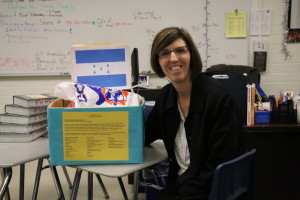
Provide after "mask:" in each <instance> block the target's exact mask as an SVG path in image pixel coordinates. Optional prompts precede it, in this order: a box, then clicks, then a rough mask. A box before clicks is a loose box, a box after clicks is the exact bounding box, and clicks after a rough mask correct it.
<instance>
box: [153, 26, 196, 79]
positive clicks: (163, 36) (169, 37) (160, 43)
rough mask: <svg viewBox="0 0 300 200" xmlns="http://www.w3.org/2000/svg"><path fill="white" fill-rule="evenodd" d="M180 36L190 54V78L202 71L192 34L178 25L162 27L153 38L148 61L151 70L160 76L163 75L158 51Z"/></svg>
mask: <svg viewBox="0 0 300 200" xmlns="http://www.w3.org/2000/svg"><path fill="white" fill-rule="evenodd" d="M178 38H181V39H183V40H184V41H185V43H186V45H187V47H188V49H189V52H190V54H191V64H190V65H191V66H190V70H191V78H192V79H193V78H194V77H196V76H197V75H198V74H199V73H201V71H202V61H201V57H200V54H199V51H198V49H197V47H196V45H195V43H194V41H193V38H192V36H191V35H190V34H189V33H188V32H187V31H186V30H185V29H183V28H179V27H168V28H164V29H162V30H161V31H160V32H158V33H157V35H156V36H155V38H154V41H153V43H152V48H151V56H150V63H151V67H152V69H153V71H154V72H155V73H156V74H157V75H158V76H159V77H161V78H163V77H165V74H164V72H163V71H162V69H161V67H160V65H159V62H158V53H159V52H160V51H161V50H163V49H164V48H165V47H166V46H168V45H170V44H171V43H172V42H174V41H175V40H177V39H178Z"/></svg>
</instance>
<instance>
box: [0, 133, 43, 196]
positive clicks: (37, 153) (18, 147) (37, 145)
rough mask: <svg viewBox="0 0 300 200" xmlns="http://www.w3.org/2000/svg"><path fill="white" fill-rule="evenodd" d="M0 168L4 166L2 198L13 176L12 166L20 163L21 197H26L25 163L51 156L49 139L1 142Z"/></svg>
mask: <svg viewBox="0 0 300 200" xmlns="http://www.w3.org/2000/svg"><path fill="white" fill-rule="evenodd" d="M0 152H1V154H0V168H3V171H4V179H3V183H2V186H1V188H0V199H2V198H3V197H4V194H5V192H6V191H7V188H8V185H9V182H10V179H11V177H12V167H14V166H17V165H20V194H19V197H20V199H24V173H25V163H27V162H31V161H34V160H38V159H43V158H45V157H47V156H49V150H48V139H47V138H38V139H36V140H35V141H33V142H29V143H1V145H0Z"/></svg>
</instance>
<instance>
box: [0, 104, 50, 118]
mask: <svg viewBox="0 0 300 200" xmlns="http://www.w3.org/2000/svg"><path fill="white" fill-rule="evenodd" d="M47 106H48V105H47ZM47 106H42V107H31V108H26V107H22V106H19V105H16V104H7V105H5V107H4V111H5V112H6V113H10V114H16V115H26V116H30V115H37V114H42V113H46V112H47Z"/></svg>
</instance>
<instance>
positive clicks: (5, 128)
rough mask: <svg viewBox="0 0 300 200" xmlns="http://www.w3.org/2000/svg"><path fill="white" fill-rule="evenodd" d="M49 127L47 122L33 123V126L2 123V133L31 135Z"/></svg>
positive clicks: (0, 129) (0, 127)
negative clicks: (30, 133)
mask: <svg viewBox="0 0 300 200" xmlns="http://www.w3.org/2000/svg"><path fill="white" fill-rule="evenodd" d="M47 125H48V123H47V120H45V121H41V122H37V123H33V124H13V123H0V132H6V133H11V132H15V133H29V132H32V131H36V130H38V129H41V128H44V127H46V126H47Z"/></svg>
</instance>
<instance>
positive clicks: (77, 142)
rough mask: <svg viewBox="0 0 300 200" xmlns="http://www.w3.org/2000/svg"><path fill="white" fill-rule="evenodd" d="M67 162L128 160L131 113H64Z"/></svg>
mask: <svg viewBox="0 0 300 200" xmlns="http://www.w3.org/2000/svg"><path fill="white" fill-rule="evenodd" d="M62 120H63V146H64V160H67V161H99V160H104V161H114V160H128V159H129V147H128V141H129V139H128V137H129V135H128V111H116V112H63V119H62Z"/></svg>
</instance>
